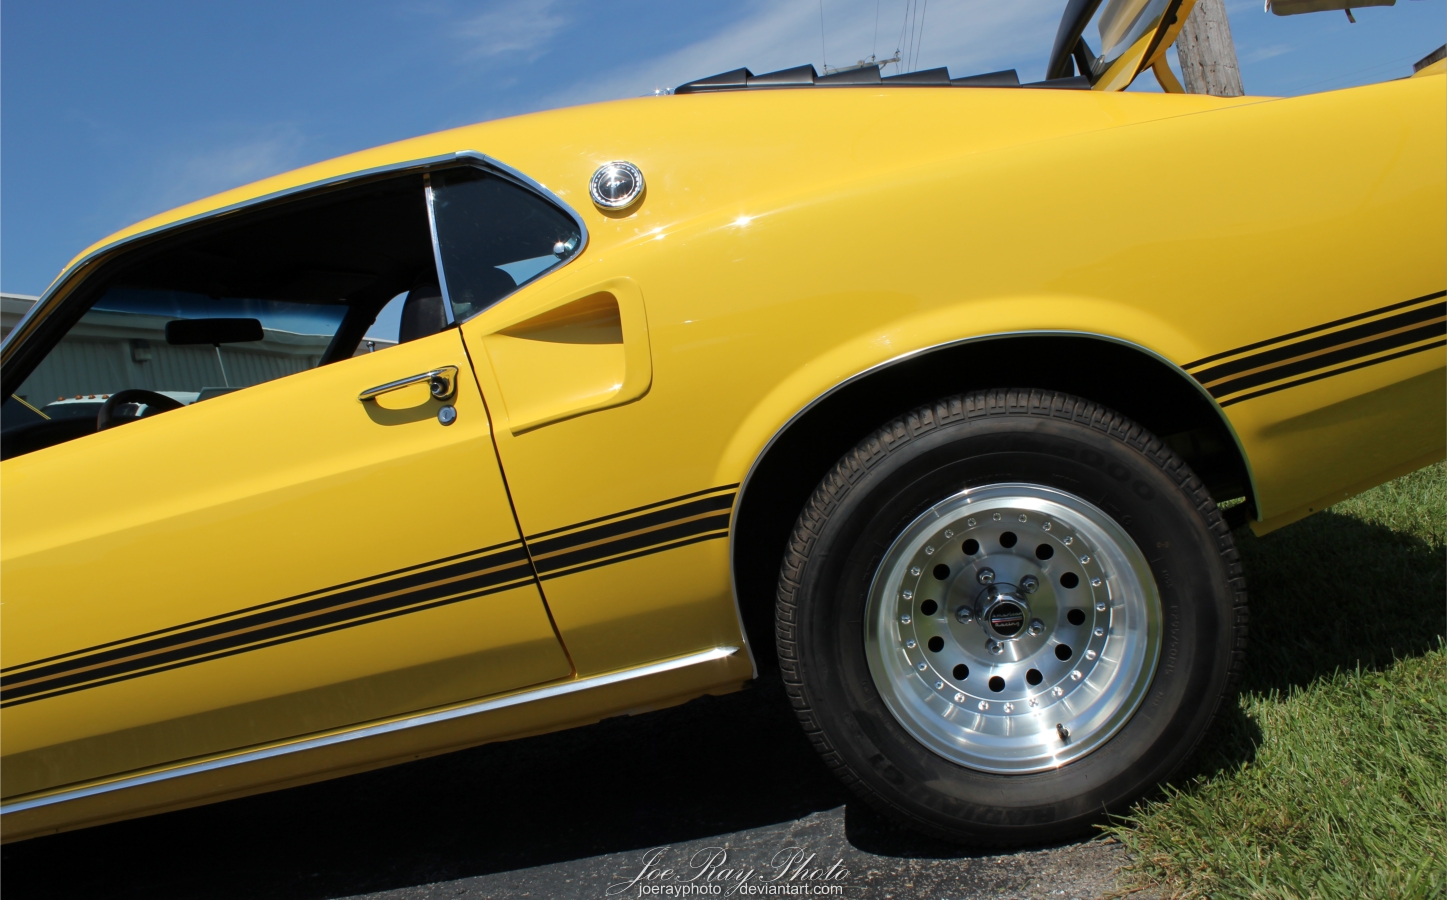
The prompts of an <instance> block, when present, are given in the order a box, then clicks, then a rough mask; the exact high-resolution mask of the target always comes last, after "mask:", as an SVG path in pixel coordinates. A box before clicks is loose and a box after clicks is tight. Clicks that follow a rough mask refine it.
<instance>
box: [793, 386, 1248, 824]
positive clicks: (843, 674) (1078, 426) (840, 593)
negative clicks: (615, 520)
mask: <svg viewBox="0 0 1447 900" xmlns="http://www.w3.org/2000/svg"><path fill="white" fill-rule="evenodd" d="M1005 482H1014V483H1020V482H1024V483H1030V484H1039V485H1044V486H1048V487H1051V488H1055V489H1057V490H1061V491H1068V492H1071V493H1072V494H1074V495H1076V496H1078V497H1081V498H1083V499H1085V500H1087V501H1089V502H1090V503H1092V504H1094V505H1095V506H1096V507H1098V508H1099V509H1100V510H1103V511H1105V512H1106V513H1107V514H1108V515H1109V516H1110V517H1111V518H1113V519H1114V520H1115V522H1117V523H1118V524H1119V525H1120V526H1122V527H1123V528H1124V529H1125V531H1126V533H1127V534H1128V535H1129V536H1130V538H1131V539H1132V540H1134V541H1135V543H1136V545H1137V546H1138V547H1140V548H1142V549H1143V550H1144V548H1150V549H1149V551H1148V552H1145V554H1144V555H1145V556H1146V557H1147V558H1148V560H1149V566H1150V575H1151V576H1153V577H1154V579H1155V582H1156V587H1157V590H1158V592H1159V596H1160V607H1161V622H1162V628H1161V632H1160V635H1161V636H1160V648H1161V650H1160V655H1159V663H1158V664H1157V665H1156V666H1155V671H1154V674H1153V675H1152V676H1150V683H1149V688H1148V689H1147V692H1146V694H1145V695H1144V700H1143V701H1142V702H1140V704H1139V706H1138V707H1137V708H1136V710H1135V712H1134V713H1133V714H1132V715H1131V716H1130V718H1129V720H1128V721H1126V723H1125V724H1124V725H1123V726H1121V727H1120V728H1119V730H1118V731H1117V732H1115V734H1114V736H1113V737H1110V738H1109V739H1108V740H1107V741H1106V742H1105V743H1103V744H1101V745H1100V746H1099V747H1098V748H1097V749H1095V750H1094V751H1093V752H1091V753H1089V754H1088V755H1086V756H1084V757H1082V758H1080V759H1078V760H1075V761H1073V762H1071V763H1069V764H1067V765H1064V766H1061V767H1059V768H1057V769H1054V770H1052V771H1044V772H1037V773H1033V774H990V773H987V772H984V771H979V770H976V769H973V768H967V767H965V766H962V765H958V764H956V763H955V762H952V761H950V760H948V759H946V758H945V757H944V756H942V755H939V754H937V753H935V752H932V751H931V750H929V749H927V748H926V747H925V745H924V744H922V743H920V742H919V741H917V740H916V739H915V738H914V737H912V736H911V735H910V733H909V732H908V731H906V730H905V728H904V727H902V726H901V724H900V722H899V721H898V720H897V719H896V717H895V716H894V715H893V714H892V713H891V711H890V709H889V707H888V706H886V704H885V702H884V700H883V699H882V698H881V696H880V693H879V690H878V689H877V687H876V685H875V682H874V680H873V678H872V676H871V672H870V669H869V666H868V663H867V660H866V657H865V640H864V632H863V619H864V610H865V605H866V601H867V597H868V595H869V591H870V586H871V583H872V581H873V578H874V574H875V571H876V569H877V568H878V567H879V566H880V563H881V560H882V559H883V558H884V556H885V554H886V552H887V551H888V549H889V548H890V546H891V545H892V543H893V542H894V540H895V538H896V536H897V535H899V534H901V533H902V529H904V528H905V527H906V526H908V525H909V523H911V522H913V521H915V519H916V518H917V517H918V516H919V515H920V514H921V513H922V512H923V511H925V510H928V509H929V508H930V507H931V506H932V505H933V504H936V503H938V502H940V501H941V500H943V499H944V498H947V497H950V496H952V495H955V494H957V493H958V492H959V491H961V490H963V489H965V488H973V487H977V486H982V485H990V484H1000V483H1005ZM1145 498H1148V499H1145ZM905 596H908V595H905ZM1246 621H1247V608H1246V588H1245V582H1244V579H1243V578H1242V575H1241V567H1240V564H1239V562H1238V559H1237V552H1236V548H1235V544H1234V542H1233V541H1232V538H1231V532H1230V529H1229V528H1228V527H1227V525H1226V523H1225V521H1224V520H1223V518H1222V515H1221V513H1220V511H1219V510H1218V509H1217V507H1216V504H1215V503H1214V502H1213V501H1212V499H1211V497H1210V496H1209V494H1208V493H1207V491H1206V489H1205V487H1204V486H1203V485H1202V484H1201V482H1200V480H1199V479H1197V478H1196V476H1195V475H1194V474H1193V473H1192V472H1191V470H1190V469H1189V467H1187V466H1186V464H1185V463H1184V462H1183V461H1182V460H1181V459H1180V458H1179V457H1177V456H1176V455H1175V454H1174V453H1172V452H1171V450H1170V449H1169V448H1168V447H1167V446H1166V445H1165V444H1164V443H1163V442H1162V441H1161V440H1160V439H1159V438H1157V437H1156V436H1154V435H1152V434H1151V433H1150V432H1148V431H1146V430H1145V429H1144V428H1142V427H1141V426H1139V425H1137V424H1136V423H1134V422H1132V421H1130V420H1129V419H1127V418H1125V417H1124V416H1121V415H1119V414H1118V413H1115V412H1113V411H1111V410H1109V409H1107V408H1105V407H1103V406H1100V405H1099V404H1096V403H1092V402H1090V401H1088V400H1082V399H1080V398H1078V397H1073V396H1070V395H1068V394H1063V393H1058V392H1052V391H1040V390H1024V389H1010V390H1005V389H999V390H990V391H981V392H977V393H971V394H964V395H957V396H953V397H949V398H946V399H943V400H939V401H937V402H936V403H934V404H932V405H930V406H926V407H921V408H919V409H916V410H914V411H912V412H910V413H908V414H907V415H904V416H901V417H899V418H897V419H895V420H894V421H892V422H889V423H888V424H886V425H884V426H883V427H882V428H880V429H878V430H877V431H876V432H875V433H873V434H872V435H870V436H869V437H868V438H867V439H865V440H864V441H863V442H861V443H860V444H859V445H858V446H857V447H855V448H854V449H853V450H851V451H850V452H849V453H847V454H846V455H845V456H844V458H843V459H841V460H840V461H839V462H838V463H837V464H836V465H835V466H834V468H833V469H832V470H831V471H830V472H829V474H828V475H827V476H825V478H824V479H823V481H821V482H820V484H819V486H818V488H817V489H816V490H815V492H814V494H813V496H812V497H811V498H810V500H809V502H808V503H807V504H806V506H805V507H804V510H803V512H802V513H801V514H800V516H799V519H798V522H797V524H796V525H795V528H794V531H793V534H792V535H791V537H790V540H789V545H788V549H787V552H786V555H785V558H784V562H783V566H782V571H781V574H780V578H779V588H778V599H777V604H776V634H777V638H778V652H779V662H780V666H781V668H782V672H783V677H784V681H785V684H786V688H787V691H788V695H789V697H790V700H791V702H792V703H793V706H794V709H795V710H796V712H797V714H798V717H799V721H800V722H801V723H802V725H803V727H804V730H805V732H806V733H807V734H808V736H809V738H810V740H811V741H812V742H813V743H814V746H815V747H816V749H818V751H819V752H820V753H821V754H822V755H823V757H824V760H825V761H826V763H827V764H828V765H829V767H830V768H831V769H832V770H833V771H834V772H835V773H836V774H837V775H838V776H839V777H840V778H841V779H842V780H843V781H844V782H845V783H847V784H848V785H849V786H850V787H851V788H853V790H854V791H855V792H856V793H858V794H859V795H860V796H861V797H863V798H864V799H865V800H867V801H868V802H869V803H870V804H872V805H873V806H875V807H877V808H879V809H880V810H882V811H884V812H885V813H886V814H888V815H890V816H892V817H893V818H895V819H897V820H899V821H901V822H903V823H905V824H906V825H908V826H909V827H911V828H913V829H915V830H918V831H921V832H924V833H927V834H930V835H932V836H935V837H939V838H943V839H946V840H951V841H957V842H970V843H976V844H979V843H985V844H991V845H1021V844H1039V843H1045V842H1050V841H1056V840H1060V839H1063V838H1067V837H1073V836H1076V835H1079V834H1082V833H1084V832H1086V831H1088V830H1089V829H1090V827H1091V826H1092V825H1093V824H1095V823H1097V822H1100V821H1101V820H1102V819H1103V818H1105V816H1106V814H1108V813H1120V812H1124V811H1125V810H1126V809H1127V808H1128V807H1129V805H1130V804H1131V803H1132V802H1134V801H1135V800H1137V799H1139V798H1141V797H1142V796H1144V795H1145V794H1147V793H1148V792H1149V791H1151V790H1152V789H1153V788H1154V787H1155V786H1156V785H1158V784H1160V783H1161V782H1162V781H1164V780H1165V779H1167V778H1169V777H1170V776H1171V774H1172V773H1174V772H1175V771H1176V770H1177V769H1178V768H1180V766H1181V765H1182V764H1183V763H1184V762H1185V761H1186V759H1187V758H1188V757H1189V756H1190V755H1191V753H1192V751H1193V750H1194V749H1195V747H1196V745H1197V744H1198V743H1199V741H1200V740H1201V738H1202V736H1203V735H1204V734H1205V732H1206V730H1207V728H1208V727H1209V725H1210V723H1211V721H1212V719H1213V718H1214V717H1215V715H1216V713H1217V711H1218V710H1219V708H1220V707H1221V704H1222V701H1223V698H1225V697H1226V696H1228V694H1229V693H1230V692H1231V690H1232V688H1233V687H1234V684H1235V681H1236V679H1237V677H1238V676H1239V673H1240V671H1241V667H1242V665H1243V662H1244V658H1245V653H1244V651H1245V646H1246Z"/></svg>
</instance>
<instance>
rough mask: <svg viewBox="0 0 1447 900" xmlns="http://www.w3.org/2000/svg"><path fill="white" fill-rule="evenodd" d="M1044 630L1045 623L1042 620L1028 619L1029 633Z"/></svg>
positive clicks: (1037, 632)
mask: <svg viewBox="0 0 1447 900" xmlns="http://www.w3.org/2000/svg"><path fill="white" fill-rule="evenodd" d="M1044 630H1045V623H1044V622H1042V621H1040V620H1039V619H1031V620H1030V633H1031V634H1039V633H1040V632H1042V631H1044Z"/></svg>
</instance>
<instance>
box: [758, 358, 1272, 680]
mask: <svg viewBox="0 0 1447 900" xmlns="http://www.w3.org/2000/svg"><path fill="white" fill-rule="evenodd" d="M1042 335H1046V336H1050V337H1083V338H1094V339H1095V340H1101V341H1109V342H1111V343H1112V344H1120V345H1121V346H1123V347H1130V348H1132V349H1135V350H1139V351H1141V352H1142V353H1144V354H1145V355H1147V356H1149V357H1151V358H1152V359H1155V360H1157V361H1159V362H1161V363H1164V364H1165V365H1166V366H1167V367H1168V368H1170V369H1171V370H1172V371H1174V372H1175V373H1176V374H1178V375H1180V376H1181V377H1182V378H1184V379H1186V381H1187V382H1189V383H1190V384H1191V385H1193V386H1194V387H1195V388H1196V391H1197V393H1199V394H1200V395H1201V396H1202V397H1205V398H1206V401H1207V402H1209V403H1210V404H1211V408H1212V409H1214V410H1215V411H1216V415H1217V416H1218V417H1219V418H1220V419H1221V421H1222V423H1224V424H1225V426H1226V431H1227V433H1229V434H1230V435H1231V440H1232V441H1234V442H1235V443H1236V451H1237V452H1238V453H1239V454H1241V460H1242V462H1243V463H1244V464H1245V466H1246V481H1247V489H1248V490H1250V492H1251V497H1252V499H1253V500H1254V499H1255V498H1256V497H1257V496H1258V494H1257V492H1256V472H1255V471H1254V470H1253V469H1252V467H1251V457H1250V456H1248V455H1247V453H1246V447H1245V446H1244V445H1243V444H1242V443H1241V436H1240V435H1238V434H1237V433H1236V426H1234V425H1232V424H1231V419H1230V417H1229V416H1227V415H1226V411H1225V410H1224V409H1222V408H1221V404H1220V403H1217V402H1216V398H1215V397H1212V396H1211V392H1210V391H1208V390H1206V388H1205V387H1204V386H1203V385H1202V384H1201V383H1200V382H1199V381H1197V380H1196V379H1194V378H1192V377H1191V375H1190V374H1189V373H1188V372H1187V371H1186V370H1185V369H1183V368H1181V367H1180V366H1179V365H1177V364H1175V363H1173V362H1171V361H1170V360H1169V359H1167V358H1165V357H1164V356H1162V355H1161V354H1159V353H1157V352H1156V351H1154V350H1152V349H1150V348H1149V347H1143V346H1141V345H1140V344H1137V343H1135V342H1134V341H1127V340H1125V339H1123V338H1117V337H1111V336H1109V335H1104V334H1095V333H1093V332H1089V331H1067V330H1059V331H1057V330H1051V329H1036V330H1026V331H1001V332H996V333H993V334H980V335H974V336H973V337H967V338H957V339H955V340H952V341H945V342H943V343H939V344H931V345H930V346H928V347H920V348H919V349H916V350H910V351H909V352H907V353H901V354H900V355H899V356H895V357H891V358H890V359H887V360H884V361H883V362H879V363H875V364H874V365H872V366H870V367H869V368H867V369H864V370H863V371H860V372H856V373H855V374H853V375H851V376H849V377H848V378H846V379H844V380H843V381H840V382H838V383H837V384H835V385H834V386H833V387H831V388H829V389H828V390H827V391H825V392H824V393H822V394H820V395H819V396H817V397H815V398H814V399H813V400H810V401H809V403H808V404H806V405H805V406H804V407H803V408H801V409H800V410H799V411H798V412H796V413H794V414H793V415H792V416H790V417H789V419H788V421H786V422H784V424H783V425H780V426H779V428H778V430H777V431H775V432H774V433H773V435H772V436H771V437H770V438H769V440H768V442H767V443H765V444H764V446H763V449H761V450H759V452H758V454H757V455H756V456H754V461H753V463H751V464H750V465H749V471H748V474H746V475H744V480H743V481H741V482H740V483H739V493H738V499H736V500H735V501H734V517H735V519H737V517H738V511H739V510H741V509H742V508H743V504H744V498H745V497H746V496H747V494H748V490H749V483H750V482H751V481H752V480H753V478H754V473H755V472H756V471H758V468H759V463H761V462H763V460H764V457H766V456H768V455H769V451H770V450H772V449H773V447H774V444H776V443H777V442H778V440H779V438H780V437H781V436H782V435H783V434H784V432H786V431H788V430H789V429H790V428H792V427H793V426H794V423H795V422H797V421H799V419H800V418H801V417H802V416H804V414H806V413H807V412H809V411H810V410H811V409H813V408H814V407H816V406H818V405H819V404H820V403H822V402H823V401H825V400H827V399H828V398H829V397H832V396H833V395H834V394H836V393H837V392H839V391H840V390H842V389H843V388H845V387H848V386H849V385H851V384H853V383H854V382H856V381H859V380H860V379H862V378H867V377H869V376H870V375H873V374H874V373H876V372H879V371H882V370H884V369H887V368H889V367H890V366H894V365H898V364H899V363H902V362H905V361H907V360H911V359H914V358H915V357H917V356H922V355H924V354H926V353H933V352H935V351H936V350H946V349H949V348H951V347H958V346H961V345H963V344H976V343H979V342H981V341H989V340H995V339H998V338H1013V337H1039V336H1042ZM1253 506H1254V503H1253ZM1257 515H1258V517H1259V515H1260V512H1259V510H1258V513H1257ZM1257 521H1261V520H1260V519H1259V518H1258V519H1257ZM737 563H738V528H737V527H733V528H730V529H729V587H730V589H731V590H732V592H733V596H734V615H735V616H736V617H737V618H738V621H739V631H740V633H742V634H743V635H744V644H745V647H748V646H749V645H748V633H747V632H746V631H745V630H744V608H743V604H742V603H741V602H740V601H739V585H738V579H737V578H735V577H734V574H735V573H736V572H737V571H738V568H737ZM749 659H750V660H751V661H752V660H753V650H752V648H750V649H749ZM757 670H758V667H757V664H756V665H755V672H756V673H757Z"/></svg>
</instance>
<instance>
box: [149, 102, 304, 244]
mask: <svg viewBox="0 0 1447 900" xmlns="http://www.w3.org/2000/svg"><path fill="white" fill-rule="evenodd" d="M229 130H230V129H227V131H229ZM306 144H307V140H306V137H305V135H303V134H302V132H301V130H300V129H298V128H297V127H295V126H293V125H290V124H286V123H278V124H273V125H270V126H267V127H265V128H261V129H249V131H248V133H247V134H244V135H235V134H227V133H224V132H223V133H222V134H219V135H215V136H212V137H211V138H209V139H207V140H206V141H205V142H204V144H202V145H200V146H197V145H195V144H193V145H192V146H189V147H178V148H175V149H173V150H171V151H170V152H167V153H163V154H161V155H160V156H158V157H157V158H156V159H155V160H154V162H153V164H152V166H151V170H150V171H149V172H147V173H144V174H142V175H141V177H139V178H136V179H135V181H134V184H135V186H136V188H137V191H136V193H135V194H133V195H132V196H131V197H130V198H128V199H126V200H123V201H122V203H121V206H122V208H123V209H124V210H125V212H124V213H123V218H125V220H126V223H129V222H132V221H136V220H138V219H143V218H145V217H147V216H152V215H155V214H156V213H159V212H164V211H166V210H168V209H172V208H174V207H177V206H180V205H182V204H184V203H189V202H191V201H193V200H199V199H201V198H202V197H209V196H211V195H212V194H216V193H220V192H221V191H224V190H228V189H230V188H234V187H239V186H241V185H243V184H248V183H250V182H253V181H256V180H258V179H261V178H266V177H267V176H269V175H276V174H277V173H280V172H285V171H287V170H289V169H294V168H296V167H297V166H299V165H303V164H305V163H307V162H311V161H312V160H310V159H305V158H303V153H304V148H305V146H306Z"/></svg>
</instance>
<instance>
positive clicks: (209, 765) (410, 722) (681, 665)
mask: <svg viewBox="0 0 1447 900" xmlns="http://www.w3.org/2000/svg"><path fill="white" fill-rule="evenodd" d="M738 651H739V648H738V647H715V648H713V649H712V650H705V651H703V652H702V653H694V654H691V655H689V656H681V657H678V658H676V659H666V660H663V661H662V662H656V663H651V664H649V665H646V666H638V667H636V668H632V669H624V670H623V671H621V672H612V673H610V674H607V675H597V676H594V677H592V678H582V679H579V680H577V681H565V682H562V683H558V684H550V685H545V686H543V687H539V688H534V689H532V690H527V691H521V692H519V693H516V694H510V695H508V696H505V697H498V698H495V699H492V700H481V701H478V702H476V703H468V704H466V705H463V706H455V707H452V708H450V709H441V710H437V711H436V712H428V713H420V714H418V715H414V716H408V717H406V718H403V719H394V720H392V721H390V722H382V723H380V724H377V725H366V726H362V727H360V728H354V729H351V730H350V731H342V732H335V733H333V734H326V735H321V736H320V737H314V738H303V739H301V740H297V741H291V742H289V743H285V744H278V745H274V746H271V747H263V748H261V749H258V750H251V751H247V752H243V753H238V754H235V755H233V756H226V757H221V758H218V759H209V760H205V761H203V762H197V763H190V764H183V765H179V766H176V767H175V768H170V769H163V770H160V771H153V772H147V773H145V774H142V775H134V776H131V777H129V778H120V779H117V780H115V781H108V782H104V783H101V784H92V785H88V786H86V787H78V788H73V789H71V790H66V791H59V792H56V793H53V794H49V795H47V796H42V797H36V798H34V799H30V800H26V799H17V800H15V801H13V802H10V803H6V804H4V805H3V806H0V816H4V815H8V814H10V813H18V812H24V811H25V810H28V809H36V808H38V807H42V806H51V805H53V804H56V803H65V802H67V801H71V800H80V799H82V798H85V797H93V796H95V795H97V794H105V793H110V792H112V791H122V790H126V789H127V788H134V787H140V786H142V785H146V784H154V783H156V782H158V781H168V780H170V779H173V778H184V777H186V776H188V775H198V774H201V773H203V772H211V771H215V770H216V769H225V768H230V767H231V766H239V765H245V764H246V763H252V762H259V761H261V760H266V759H272V758H274V757H278V756H285V755H288V754H291V753H301V752H304V751H307V750H316V749H320V748H322V747H328V746H332V745H334V744H342V743H347V742H350V741H356V740H362V739H365V738H370V737H377V736H380V735H384V734H390V733H393V732H397V731H404V730H406V729H409V728H418V727H421V726H424V725H433V724H436V723H438V722H446V721H449V720H451V719H460V718H464V717H466V716H475V715H479V714H481V713H486V712H492V711H493V710H498V709H506V708H507V707H510V706H519V705H521V704H524V703H533V702H536V701H539V700H548V699H551V698H553V697H561V696H564V695H566V694H575V693H578V692H579V691H586V690H591V689H593V688H599V687H605V686H607V685H611V684H618V683H620V682H624V681H632V680H633V679H635V678H646V677H648V676H649V675H658V674H661V673H663V672H672V671H675V670H677V669H686V668H688V667H689V666H697V665H702V664H703V663H709V662H714V661H715V660H720V659H727V658H728V657H730V656H733V655H734V654H735V653H737V652H738Z"/></svg>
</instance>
